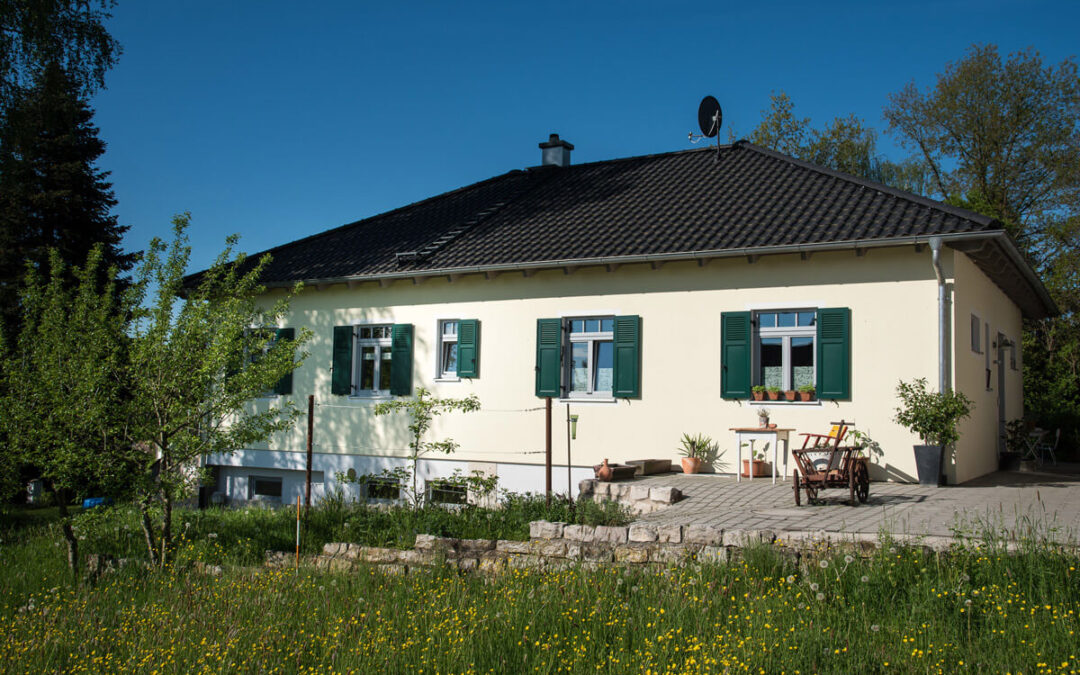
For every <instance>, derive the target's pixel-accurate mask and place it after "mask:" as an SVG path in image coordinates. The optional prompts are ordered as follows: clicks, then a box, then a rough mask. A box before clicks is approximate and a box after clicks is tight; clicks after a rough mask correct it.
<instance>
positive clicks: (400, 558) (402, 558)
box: [396, 550, 436, 567]
mask: <svg viewBox="0 0 1080 675" xmlns="http://www.w3.org/2000/svg"><path fill="white" fill-rule="evenodd" d="M435 556H436V554H435V553H433V552H430V551H416V550H413V551H398V552H397V557H396V562H399V563H402V564H404V565H408V566H409V567H431V566H432V565H433V564H435Z"/></svg>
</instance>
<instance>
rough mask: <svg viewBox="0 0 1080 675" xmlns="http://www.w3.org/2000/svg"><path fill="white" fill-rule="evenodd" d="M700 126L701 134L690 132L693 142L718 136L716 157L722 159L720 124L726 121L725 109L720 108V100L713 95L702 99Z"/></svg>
mask: <svg viewBox="0 0 1080 675" xmlns="http://www.w3.org/2000/svg"><path fill="white" fill-rule="evenodd" d="M697 119H698V127H699V128H700V129H701V133H700V134H695V133H694V132H693V131H691V132H690V134H689V139H690V142H691V143H697V142H698V141H700V140H702V139H703V138H713V137H715V138H716V159H717V160H718V161H719V159H720V125H721V124H723V122H724V111H723V110H721V109H720V102H719V101H717V100H716V99H715V98H713V97H712V96H706V97H705V98H703V99H701V105H699V106H698V111H697Z"/></svg>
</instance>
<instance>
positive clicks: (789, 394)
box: [784, 389, 799, 401]
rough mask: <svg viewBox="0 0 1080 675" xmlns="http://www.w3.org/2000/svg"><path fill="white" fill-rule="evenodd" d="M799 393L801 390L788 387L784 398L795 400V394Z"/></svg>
mask: <svg viewBox="0 0 1080 675" xmlns="http://www.w3.org/2000/svg"><path fill="white" fill-rule="evenodd" d="M798 393H799V392H797V391H795V390H794V389H788V390H787V391H785V392H784V398H786V399H787V400H789V401H794V400H795V395H796V394H798Z"/></svg>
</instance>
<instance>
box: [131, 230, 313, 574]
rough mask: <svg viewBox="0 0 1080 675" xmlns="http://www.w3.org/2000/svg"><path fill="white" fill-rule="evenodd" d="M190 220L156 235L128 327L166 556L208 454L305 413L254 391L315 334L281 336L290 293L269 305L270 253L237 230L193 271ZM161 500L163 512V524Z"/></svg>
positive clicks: (137, 424) (270, 381)
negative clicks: (245, 248) (254, 249)
mask: <svg viewBox="0 0 1080 675" xmlns="http://www.w3.org/2000/svg"><path fill="white" fill-rule="evenodd" d="M189 220H190V217H189V216H188V215H186V214H185V215H183V216H178V217H177V218H176V219H174V221H173V222H174V226H175V227H174V238H173V240H172V242H170V243H166V242H164V241H162V240H160V239H155V240H153V241H152V242H151V243H150V246H149V248H148V249H147V251H146V253H145V256H144V258H143V261H142V263H141V264H140V266H139V268H138V270H137V273H136V275H135V284H134V287H133V296H134V300H135V301H134V302H133V305H134V306H136V307H139V308H140V309H138V310H137V311H136V313H135V315H134V318H133V321H132V325H131V328H130V330H129V333H130V339H131V345H130V348H129V356H128V360H127V378H126V379H127V382H128V387H129V391H128V395H129V397H130V401H129V403H128V406H127V411H128V421H129V425H130V434H131V439H132V440H133V441H135V442H138V443H140V444H142V445H143V447H145V448H146V449H147V453H146V454H145V456H144V469H145V470H144V472H143V476H144V482H143V485H142V486H141V488H142V495H143V496H142V499H141V500H140V505H141V508H142V512H143V529H144V534H145V536H146V543H147V547H148V549H149V552H150V557H151V560H152V561H154V562H157V563H160V564H164V563H165V562H166V560H167V557H168V552H169V550H170V548H171V546H172V511H173V506H174V505H175V504H176V502H177V500H179V499H181V498H182V497H183V496H185V495H187V494H189V493H190V492H191V490H192V489H193V487H194V486H195V484H196V483H197V480H198V465H199V461H200V459H201V458H202V457H204V456H205V455H207V454H210V453H229V452H233V451H235V450H238V449H241V448H244V447H248V446H250V445H251V444H252V443H256V442H259V441H262V440H265V439H266V438H268V437H269V436H270V435H271V434H274V433H277V432H282V431H286V430H288V429H289V428H290V427H292V425H293V423H294V421H295V420H296V418H297V416H298V415H299V414H300V411H299V410H297V409H296V407H295V406H294V405H293V403H292V401H288V400H284V401H281V402H279V403H274V404H271V405H269V406H267V407H265V408H264V407H263V406H256V405H253V404H252V400H253V399H255V398H257V397H259V396H262V395H264V394H265V393H266V392H268V391H271V390H273V389H274V387H275V384H276V383H277V382H278V381H279V380H281V379H282V378H283V377H285V376H287V375H289V374H290V373H292V371H293V370H294V369H296V368H297V367H298V366H299V365H300V363H302V362H303V360H304V358H306V356H307V354H306V352H303V351H301V348H302V346H303V345H304V343H305V342H307V340H308V339H309V337H310V331H309V330H308V329H306V328H304V329H301V330H299V331H297V334H296V337H295V339H292V340H284V339H282V340H278V339H276V338H275V335H276V333H275V328H276V327H277V326H278V324H279V322H281V321H283V320H284V318H285V317H286V316H287V315H288V310H289V299H290V297H291V294H290V293H286V294H284V295H283V296H282V297H281V298H280V299H278V300H277V301H275V302H274V303H273V304H272V305H271V306H269V307H266V306H264V304H263V302H264V301H265V297H266V296H265V295H264V293H265V291H266V289H265V288H264V287H263V286H261V285H260V283H259V276H260V274H261V273H262V271H263V269H264V268H265V266H266V264H267V263H268V262H269V260H270V258H269V256H264V257H263V258H261V259H260V260H258V261H256V262H255V263H254V264H249V261H248V260H247V259H246V258H245V257H244V256H243V255H242V254H238V255H234V254H233V247H234V246H235V244H236V238H235V237H230V238H229V240H228V245H227V247H226V249H225V251H224V252H222V253H221V255H219V256H218V257H217V259H216V260H215V261H214V264H213V265H212V266H211V267H210V269H208V270H206V271H205V272H202V273H200V274H199V275H196V276H195V277H190V278H186V277H185V273H186V269H187V265H188V261H189V259H190V256H191V248H190V246H188V243H187V242H188V240H187V236H186V234H185V232H186V230H187V227H188V223H189ZM299 289H300V287H299V286H297V287H296V288H294V289H293V291H292V293H296V292H298V291H299ZM155 502H157V503H160V505H161V507H162V511H163V513H162V519H161V526H160V528H159V529H158V530H157V531H156V532H155V530H154V528H153V526H152V519H151V513H150V507H151V505H152V504H153V503H155ZM155 539H156V540H157V541H156V542H155Z"/></svg>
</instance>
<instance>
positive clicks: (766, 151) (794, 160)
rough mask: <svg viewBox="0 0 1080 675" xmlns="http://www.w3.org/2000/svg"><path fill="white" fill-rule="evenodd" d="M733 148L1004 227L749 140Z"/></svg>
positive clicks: (985, 224) (934, 200) (990, 218)
mask: <svg viewBox="0 0 1080 675" xmlns="http://www.w3.org/2000/svg"><path fill="white" fill-rule="evenodd" d="M731 147H745V148H747V149H748V150H753V151H754V152H758V153H760V154H762V155H765V156H767V157H772V158H774V159H780V160H783V161H786V162H789V163H791V164H794V165H796V166H799V167H802V168H804V169H810V170H812V171H816V172H817V173H820V174H823V175H826V176H829V177H831V178H837V179H840V180H843V181H847V182H849V183H855V184H856V185H860V186H862V187H865V188H869V189H871V190H877V191H878V192H880V193H882V194H884V195H888V196H890V197H894V198H899V199H905V200H907V201H909V202H914V203H916V204H919V205H920V206H926V207H929V208H932V209H936V210H938V211H941V212H943V213H947V214H949V215H951V216H956V217H957V218H963V219H965V220H969V221H971V222H974V223H977V224H979V225H982V226H984V227H992V226H997V227H1004V226H1003V225H1002V223H1001V222H1000V221H999V220H998V219H997V218H993V217H991V216H987V215H983V214H981V213H978V212H976V211H971V210H969V209H965V208H962V207H959V206H953V205H952V204H946V203H945V202H942V201H939V200H937V199H931V198H929V197H924V196H923V195H920V194H916V193H914V192H909V191H908V190H901V189H900V188H895V187H892V186H891V185H886V184H885V183H880V182H878V181H875V180H870V179H869V178H863V177H861V176H855V175H853V174H850V173H844V172H843V171H837V170H836V169H830V168H828V167H825V166H818V165H817V164H814V163H813V162H808V161H806V160H805V159H799V158H798V157H792V156H791V155H787V154H784V153H782V152H779V151H777V150H773V149H772V148H766V147H763V146H760V145H757V144H755V143H751V142H750V141H747V140H740V141H736V142H735V143H733V144H732V145H731Z"/></svg>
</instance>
